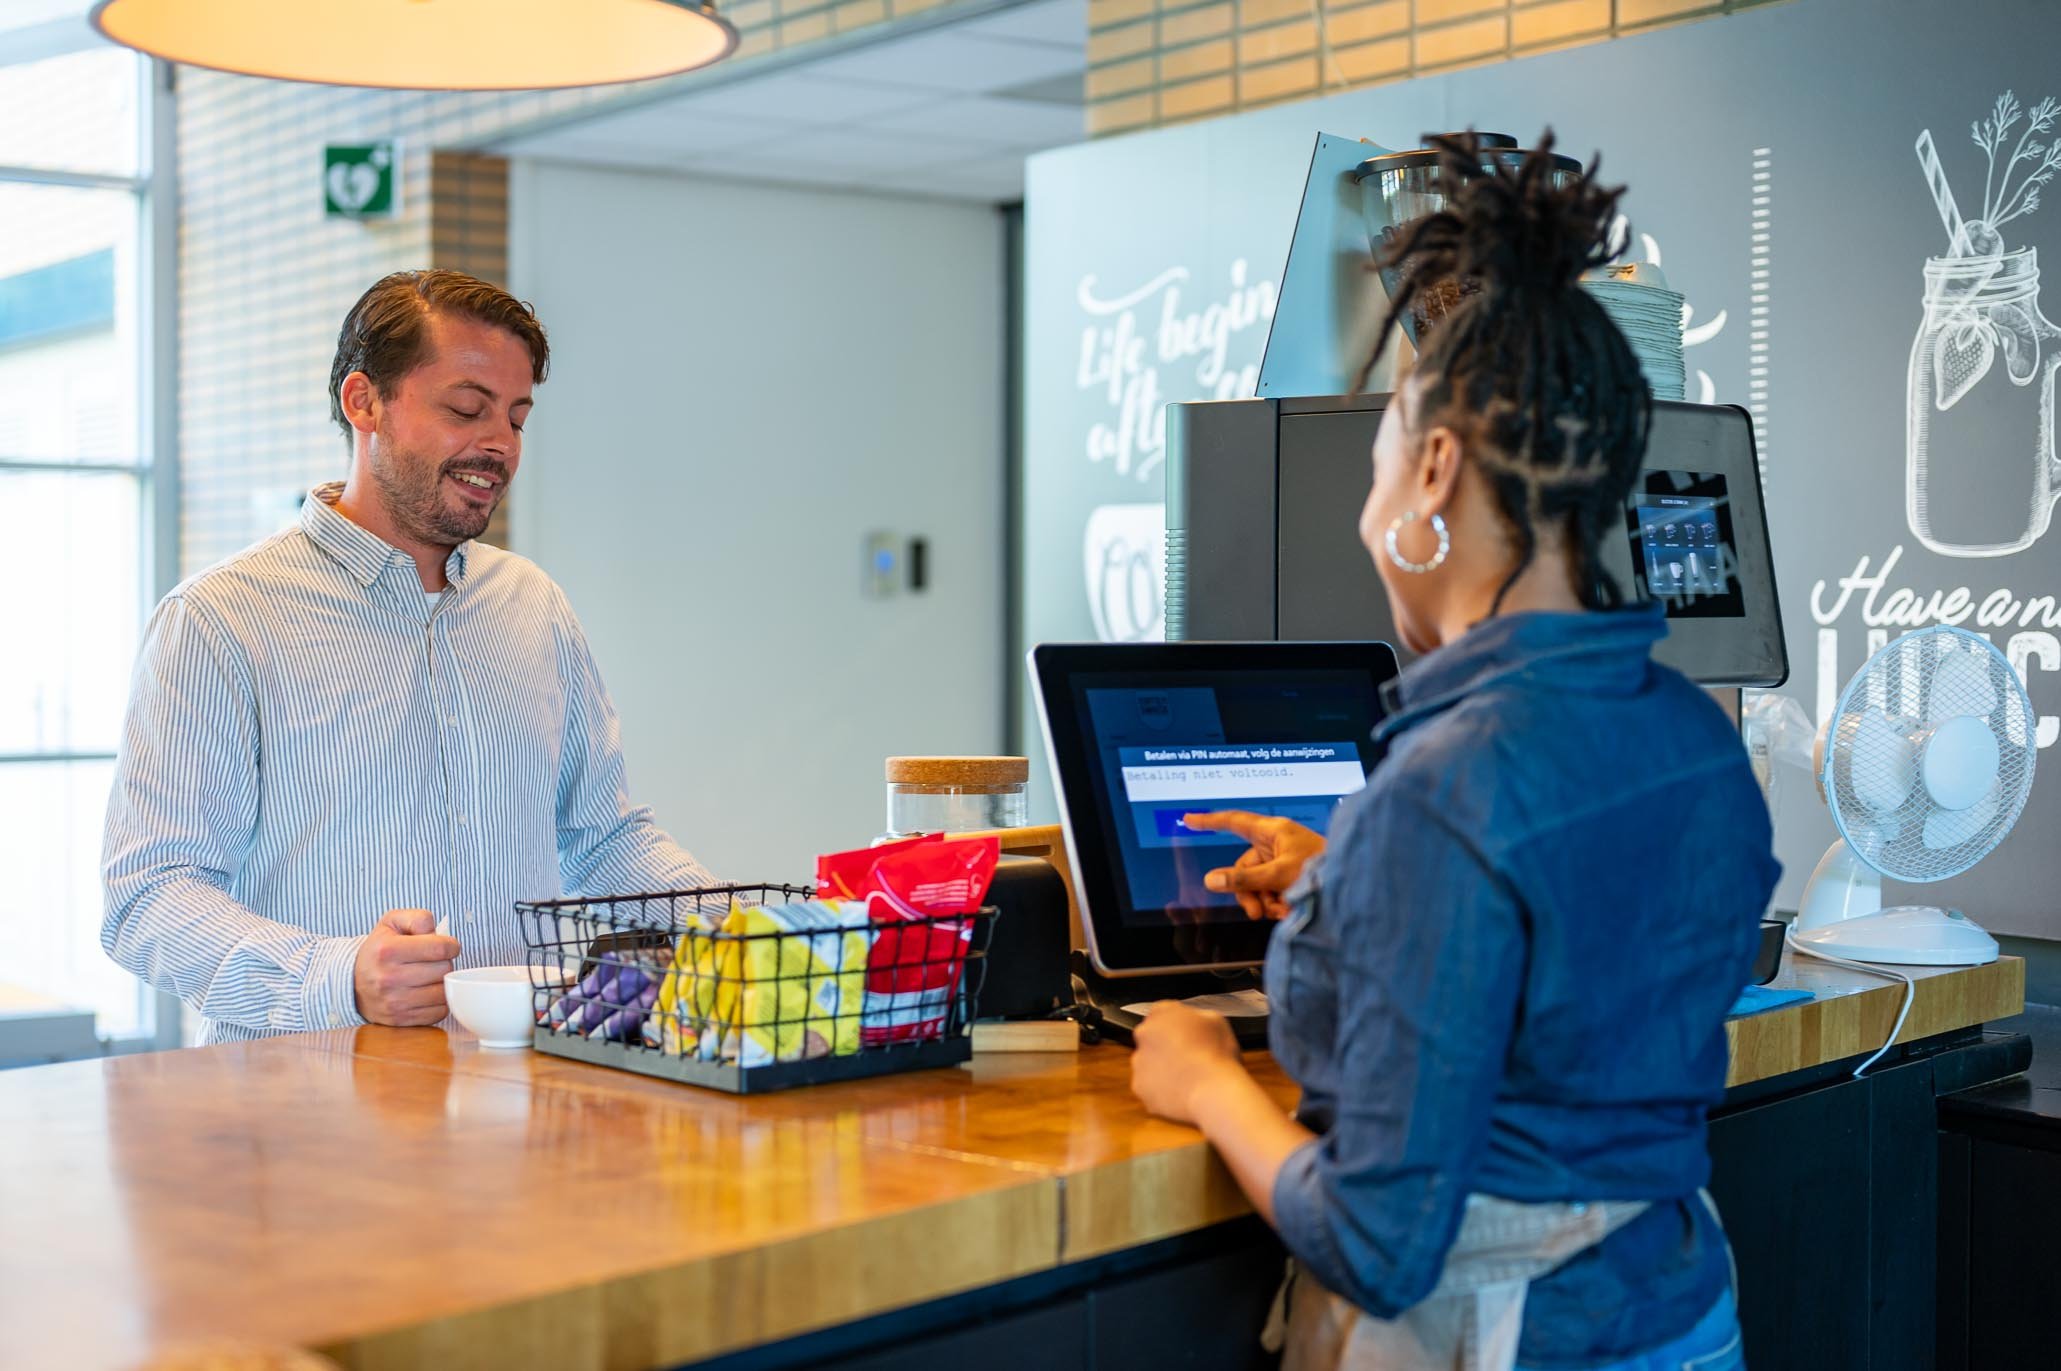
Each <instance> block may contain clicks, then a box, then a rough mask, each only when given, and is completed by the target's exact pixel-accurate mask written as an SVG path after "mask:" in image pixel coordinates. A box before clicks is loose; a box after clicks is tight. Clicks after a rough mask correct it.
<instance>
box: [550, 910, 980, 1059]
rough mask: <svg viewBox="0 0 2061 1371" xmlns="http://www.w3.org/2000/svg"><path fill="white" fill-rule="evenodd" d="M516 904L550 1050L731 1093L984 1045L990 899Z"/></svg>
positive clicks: (966, 1054)
mask: <svg viewBox="0 0 2061 1371" xmlns="http://www.w3.org/2000/svg"><path fill="white" fill-rule="evenodd" d="M515 909H516V915H517V918H518V919H519V921H520V923H521V925H522V931H523V940H524V942H525V943H526V944H527V946H528V965H529V970H530V985H531V990H532V995H533V1001H534V1002H533V1008H534V1010H535V1014H536V1029H535V1046H536V1049H537V1050H538V1051H539V1052H548V1053H550V1054H552V1055H554V1056H560V1057H569V1058H572V1059H574V1060H577V1061H585V1062H593V1063H596V1064H598V1065H601V1066H612V1067H617V1068H620V1069H622V1070H625V1071H636V1072H640V1073H642V1074H644V1075H647V1076H657V1077H660V1078H663V1079H666V1080H674V1081H684V1082H686V1083H688V1084H691V1085H700V1086H708V1087H711V1088H713V1089H717V1090H725V1091H729V1092H731V1093H733V1094H756V1093H759V1092H763V1091H768V1090H782V1089H786V1088H788V1087H790V1086H797V1085H817V1084H822V1083H825V1082H829V1081H841V1080H853V1079H857V1078H859V1077H864V1076H876V1075H885V1074H889V1073H892V1072H898V1071H917V1070H923V1069H926V1068H929V1067H939V1066H951V1065H955V1064H957V1063H959V1062H963V1061H966V1060H968V1059H969V1058H971V1057H972V1055H973V1041H972V1038H971V1036H970V1034H969V1030H970V1027H971V1025H972V1023H973V1020H974V1017H975V1009H976V1005H977V1003H978V1000H979V995H980V988H981V984H982V982H983V980H984V979H985V976H986V971H987V950H988V942H989V939H990V937H991V935H992V933H993V927H994V918H995V910H994V909H992V908H984V909H980V910H976V911H974V912H972V913H966V914H944V915H929V916H922V917H899V916H893V917H888V918H876V917H874V915H873V914H872V913H871V912H870V911H869V907H868V904H867V902H866V901H863V900H853V901H847V902H844V903H841V904H840V903H835V902H830V901H821V900H817V899H815V893H814V891H812V890H810V889H807V888H804V887H801V886H791V885H722V886H708V887H703V888H699V889H693V890H679V891H666V892H660V893H655V894H645V895H622V896H613V897H609V898H604V899H563V900H543V901H534V902H522V903H518V904H517V905H516V906H515Z"/></svg>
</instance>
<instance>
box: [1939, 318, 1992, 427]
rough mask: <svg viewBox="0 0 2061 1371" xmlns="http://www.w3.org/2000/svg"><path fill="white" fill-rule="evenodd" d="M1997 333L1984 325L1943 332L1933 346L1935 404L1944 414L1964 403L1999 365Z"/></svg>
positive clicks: (1965, 325) (1949, 329) (1966, 325)
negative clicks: (1962, 398) (1995, 363)
mask: <svg viewBox="0 0 2061 1371" xmlns="http://www.w3.org/2000/svg"><path fill="white" fill-rule="evenodd" d="M1996 356H1997V345H1996V342H1995V339H1994V331H1993V330H1992V329H1990V328H1989V326H1988V325H1986V324H1984V323H1981V322H1972V323H1968V324H1964V325H1962V326H1961V327H1959V328H1948V329H1945V330H1942V331H1941V333H1940V335H1939V337H1938V339H1937V340H1935V341H1934V343H1933V344H1932V365H1933V368H1934V379H1935V380H1936V381H1937V382H1938V392H1937V394H1936V395H1935V396H1934V398H1933V403H1934V404H1936V405H1937V406H1939V408H1940V410H1941V412H1942V413H1944V412H1945V411H1947V410H1950V409H1952V408H1953V407H1954V406H1955V405H1957V404H1959V403H1960V402H1961V397H1962V396H1964V395H1966V394H1967V393H1968V392H1969V391H1970V390H1972V389H1973V388H1974V386H1975V383H1976V382H1977V381H1980V380H1981V379H1982V378H1983V377H1984V376H1987V375H1988V374H1989V369H1990V365H1991V364H1992V363H1993V362H1995V361H1996Z"/></svg>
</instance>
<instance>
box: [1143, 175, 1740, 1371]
mask: <svg viewBox="0 0 2061 1371" xmlns="http://www.w3.org/2000/svg"><path fill="white" fill-rule="evenodd" d="M1433 141H1434V144H1435V145H1436V146H1437V148H1438V150H1439V152H1440V153H1441V168H1442V175H1443V176H1444V177H1445V178H1446V179H1447V183H1448V186H1449V189H1450V190H1451V194H1450V196H1449V208H1448V209H1447V210H1445V211H1444V212H1441V213H1437V214H1433V215H1431V216H1429V217H1427V218H1425V219H1422V220H1420V221H1418V222H1417V223H1416V224H1414V225H1413V226H1412V227H1411V228H1410V229H1409V230H1408V231H1407V232H1406V233H1405V234H1404V235H1402V236H1401V237H1400V239H1399V240H1398V242H1397V243H1396V245H1395V247H1394V248H1393V250H1392V252H1391V253H1390V254H1389V260H1388V265H1392V266H1399V267H1400V268H1401V269H1402V276H1401V279H1402V280H1403V281H1404V283H1405V284H1404V285H1403V286H1402V288H1401V289H1400V290H1399V291H1398V297H1399V298H1397V299H1395V300H1394V301H1393V302H1392V304H1391V309H1390V316H1389V323H1390V324H1391V325H1392V324H1393V322H1394V320H1395V319H1396V318H1397V317H1399V316H1400V315H1401V314H1402V312H1403V311H1405V310H1407V309H1410V308H1412V307H1413V306H1419V305H1422V304H1424V303H1426V302H1427V300H1428V299H1429V298H1430V297H1429V296H1428V295H1427V294H1426V293H1427V292H1432V291H1436V292H1437V298H1438V299H1439V300H1440V301H1441V302H1442V303H1445V304H1447V305H1449V308H1447V309H1446V310H1445V311H1444V315H1443V317H1442V318H1441V319H1439V320H1438V322H1437V323H1436V324H1435V325H1433V326H1432V327H1431V328H1430V329H1429V331H1428V332H1424V333H1422V334H1421V335H1420V340H1419V341H1420V350H1419V354H1418V356H1417V359H1416V362H1415V365H1414V368H1413V369H1412V370H1411V371H1410V372H1409V374H1408V375H1407V376H1406V377H1405V378H1404V379H1403V380H1402V382H1401V383H1400V385H1399V388H1398V393H1397V396H1396V399H1395V401H1394V402H1393V403H1392V404H1391V405H1390V406H1389V407H1388V409H1387V411H1386V412H1385V414H1384V415H1383V417H1382V421H1381V429H1380V433H1379V436H1378V437H1377V439H1376V440H1375V443H1374V449H1373V468H1374V471H1373V488H1372V490H1371V491H1370V492H1369V494H1368V496H1367V502H1366V507H1365V510H1364V511H1363V512H1362V514H1361V516H1360V536H1361V540H1362V541H1363V542H1364V543H1365V544H1366V546H1367V550H1368V552H1369V554H1370V555H1371V556H1372V557H1373V559H1374V563H1375V565H1376V566H1377V567H1378V568H1379V570H1380V574H1381V579H1382V582H1383V585H1384V586H1385V588H1386V590H1387V592H1388V598H1389V603H1390V606H1391V608H1392V609H1393V611H1394V618H1395V623H1396V624H1397V626H1398V628H1399V630H1400V633H1401V635H1402V638H1403V640H1404V642H1405V643H1406V644H1407V645H1408V646H1409V647H1410V648H1411V649H1413V650H1414V651H1416V652H1419V653H1421V654H1423V655H1422V656H1421V657H1420V658H1419V659H1418V660H1416V661H1415V662H1413V663H1412V664H1411V665H1410V666H1409V667H1408V668H1407V669H1406V670H1405V671H1404V672H1403V674H1402V676H1401V677H1400V678H1399V680H1398V681H1397V683H1396V685H1397V691H1396V694H1397V696H1398V701H1397V702H1396V703H1394V704H1393V705H1392V709H1391V713H1390V715H1389V717H1388V718H1387V719H1386V720H1384V722H1383V723H1382V726H1381V729H1380V731H1379V732H1378V733H1377V734H1376V737H1377V739H1378V740H1380V741H1381V742H1383V743H1385V744H1386V747H1387V754H1386V756H1385V758H1384V759H1383V761H1382V762H1381V764H1380V765H1379V766H1377V767H1376V768H1375V769H1374V772H1373V774H1372V775H1371V776H1370V777H1369V778H1368V784H1367V786H1366V788H1365V789H1363V790H1361V791H1360V792H1359V793H1358V794H1356V795H1354V796H1352V797H1350V798H1348V799H1347V800H1346V801H1345V802H1344V803H1343V804H1342V806H1341V807H1340V809H1339V812H1338V813H1337V815H1336V816H1335V818H1334V820H1333V823H1332V825H1331V836H1330V840H1329V847H1328V850H1327V848H1326V844H1325V839H1323V838H1321V837H1319V836H1317V835H1316V834H1314V833H1312V832H1310V831H1309V830H1307V829H1302V828H1298V827H1297V826H1295V825H1294V824H1291V823H1289V822H1287V821H1285V820H1281V819H1270V818H1262V817H1259V816H1256V815H1250V814H1238V813H1232V814H1215V815H1197V816H1191V817H1190V819H1189V820H1188V824H1189V827H1191V828H1204V827H1208V828H1216V829H1224V830H1229V831H1232V832H1236V833H1238V834H1239V835H1241V836H1243V837H1245V838H1246V839H1247V840H1248V841H1249V842H1250V843H1251V844H1252V848H1251V850H1250V851H1249V852H1247V853H1246V854H1245V855H1244V856H1243V857H1241V858H1240V860H1239V862H1238V864H1237V865H1236V866H1233V867H1230V868H1226V869H1224V870H1220V871H1215V872H1211V873H1210V875H1209V877H1208V878H1207V879H1208V882H1209V884H1210V886H1211V888H1213V889H1216V890H1228V891H1231V892H1233V893H1235V894H1236V895H1237V896H1238V898H1239V901H1240V903H1241V904H1243V905H1244V906H1245V909H1246V912H1247V913H1248V914H1250V915H1252V916H1254V917H1262V916H1272V917H1282V916H1284V915H1285V918H1284V919H1283V922H1282V924H1281V926H1280V927H1279V928H1278V929H1277V930H1276V931H1275V934H1274V937H1273V940H1272V944H1271V946H1270V948H1269V952H1268V956H1267V990H1268V994H1269V998H1270V1000H1271V1002H1272V1024H1271V1030H1270V1031H1271V1034H1272V1046H1273V1050H1274V1054H1275V1057H1276V1058H1277V1059H1278V1061H1279V1062H1280V1063H1281V1065H1282V1067H1283V1068H1284V1069H1285V1070H1286V1071H1287V1072H1288V1073H1289V1075H1290V1076H1292V1077H1293V1078H1294V1079H1295V1080H1296V1082H1297V1083H1298V1084H1300V1085H1301V1087H1302V1091H1303V1093H1302V1100H1301V1104H1300V1106H1299V1108H1298V1110H1297V1112H1296V1114H1295V1116H1293V1117H1289V1116H1287V1115H1285V1114H1283V1113H1282V1111H1281V1110H1280V1109H1279V1108H1278V1107H1277V1106H1276V1105H1274V1104H1273V1102H1272V1101H1271V1100H1270V1099H1269V1098H1268V1096H1267V1095H1266V1094H1265V1093H1264V1092H1263V1091H1262V1090H1261V1089H1260V1087H1259V1086H1258V1085H1257V1084H1256V1083H1255V1082H1254V1081H1253V1079H1252V1078H1251V1076H1249V1075H1248V1074H1247V1073H1246V1071H1245V1068H1244V1067H1243V1066H1242V1065H1241V1064H1240V1061H1239V1057H1238V1051H1237V1047H1236V1045H1235V1043H1234V1041H1233V1039H1232V1037H1231V1034H1230V1033H1229V1031H1228V1030H1227V1029H1226V1027H1225V1026H1224V1024H1223V1022H1222V1020H1220V1019H1217V1018H1215V1017H1214V1016H1211V1015H1207V1014H1203V1013H1200V1012H1198V1011H1195V1010H1192V1009H1188V1008H1186V1007H1185V1006H1181V1005H1178V1004H1170V1005H1162V1006H1159V1007H1157V1008H1155V1009H1154V1011H1153V1013H1152V1016H1151V1018H1150V1019H1149V1020H1148V1021H1147V1022H1146V1023H1145V1024H1143V1025H1142V1026H1141V1028H1140V1030H1139V1033H1138V1040H1137V1041H1138V1050H1137V1053H1136V1055H1135V1058H1134V1061H1133V1066H1132V1085H1133V1088H1134V1089H1135V1090H1136V1091H1137V1093H1138V1095H1139V1097H1140V1098H1141V1099H1142V1100H1143V1101H1144V1103H1145V1104H1146V1106H1147V1107H1148V1108H1150V1109H1151V1110H1152V1111H1153V1112H1155V1113H1157V1114H1161V1115H1164V1116H1166V1117H1168V1118H1172V1119H1176V1120H1180V1121H1183V1122H1189V1123H1193V1124H1195V1125H1197V1126H1198V1127H1200V1128H1201V1129H1202V1130H1203V1132H1204V1133H1205V1134H1207V1135H1208V1137H1209V1139H1210V1141H1211V1142H1212V1143H1213V1144H1214V1145H1215V1146H1216V1148H1217V1150H1218V1152H1219V1153H1220V1154H1221V1155H1222V1157H1223V1158H1224V1160H1225V1162H1226V1163H1227V1164H1228V1166H1229V1167H1230V1169H1231V1172H1232V1174H1233V1175H1234V1176H1235V1177H1236V1178H1237V1180H1238V1183H1239V1184H1240V1185H1241V1186H1242V1187H1243V1188H1244V1190H1245V1193H1246V1194H1247V1195H1248V1196H1249V1197H1250V1198H1251V1200H1252V1203H1253V1205H1254V1206H1255V1207H1256V1208H1257V1209H1258V1210H1259V1211H1260V1213H1261V1214H1262V1215H1264V1216H1265V1217H1266V1218H1267V1219H1268V1220H1269V1221H1270V1222H1271V1223H1272V1224H1273V1225H1274V1227H1275V1228H1276V1229H1277V1230H1278V1231H1279V1232H1280V1234H1281V1237H1282V1239H1283V1241H1284V1242H1285V1244H1286V1246H1287V1247H1288V1250H1289V1253H1290V1255H1291V1256H1292V1257H1293V1259H1294V1265H1293V1268H1292V1270H1293V1271H1294V1274H1293V1275H1292V1276H1291V1278H1290V1280H1289V1282H1288V1283H1287V1284H1286V1285H1285V1286H1284V1289H1283V1295H1284V1299H1285V1317H1286V1324H1285V1334H1286V1341H1287V1352H1288V1355H1287V1359H1286V1361H1285V1363H1284V1365H1285V1366H1286V1367H1287V1368H1289V1371H1306V1369H1309V1368H1329V1367H1378V1368H1382V1371H1417V1368H1425V1367H1430V1368H1437V1369H1438V1371H1452V1368H1469V1369H1470V1371H1472V1369H1473V1368H1490V1367H1500V1368H1508V1367H1511V1366H1513V1365H1516V1366H1521V1367H1526V1368H1546V1367H1610V1368H1641V1369H1645V1368H1660V1367H1667V1368H1670V1371H1674V1369H1676V1368H1682V1367H1697V1368H1702V1369H1703V1371H1722V1369H1723V1368H1731V1367H1738V1366H1741V1365H1743V1362H1742V1359H1741V1354H1740V1351H1739V1329H1738V1319H1737V1314H1736V1311H1735V1309H1734V1306H1733V1296H1732V1288H1731V1279H1730V1271H1729V1261H1730V1258H1729V1251H1728V1248H1727V1245H1726V1241H1725V1236H1724V1230H1723V1228H1722V1226H1721V1224H1720V1222H1719V1220H1718V1216H1717V1213H1716V1210H1715V1208H1714V1207H1713V1206H1712V1205H1711V1204H1710V1202H1709V1199H1708V1197H1707V1195H1705V1194H1704V1193H1703V1190H1702V1187H1703V1185H1704V1184H1705V1182H1706V1180H1707V1179H1708V1176H1709V1171H1710V1162H1709V1156H1708V1152H1707V1149H1706V1145H1705V1122H1704V1121H1705V1113H1706V1111H1707V1109H1708V1108H1709V1107H1710V1105H1712V1104H1713V1103H1714V1102H1716V1101H1717V1100H1718V1099H1719V1097H1720V1095H1721V1093H1722V1091H1723V1088H1724V1078H1725V1065H1726V1048H1725V1037H1724V1026H1723V1025H1724V1016H1725V1012H1726V1009H1727V1008H1728V1007H1729V1005H1730V1003H1731V1001H1732V999H1733V997H1734V996H1735V995H1736V994H1737V992H1738V990H1739V987H1740V986H1742V985H1744V984H1745V983H1746V981H1747V978H1748V972H1749V969H1750V966H1751V963H1752V959H1753V949H1754V945H1755V942H1756V939H1757V926H1758V916H1759V914H1760V912H1761V910H1762V909H1763V908H1765V906H1766V901H1767V898H1768V896H1769V895H1770V893H1771V892H1772V891H1773V888H1774V884H1775V879H1776V876H1777V875H1778V874H1779V867H1778V865H1777V864H1776V862H1775V860H1774V857H1773V856H1772V854H1771V851H1770V845H1771V834H1770V830H1769V824H1768V815H1767V810H1766V807H1765V805H1764V804H1763V803H1762V800H1761V797H1760V793H1759V790H1758V788H1757V786H1756V785H1755V784H1754V781H1753V777H1752V775H1751V773H1750V770H1749V768H1748V765H1747V761H1746V756H1745V753H1744V751H1743V750H1742V749H1741V748H1740V746H1739V740H1738V737H1737V735H1736V734H1735V733H1734V732H1733V731H1732V729H1731V727H1730V725H1729V723H1728V721H1727V720H1726V719H1725V717H1724V715H1723V713H1722V711H1720V710H1719V709H1718V707H1717V706H1716V705H1715V704H1714V703H1713V702H1712V701H1711V700H1710V698H1709V697H1708V696H1706V695H1705V694H1704V693H1703V692H1702V691H1701V690H1699V689H1697V688H1696V687H1695V686H1694V685H1692V684H1690V682H1689V681H1687V680H1686V679H1684V678H1683V677H1681V676H1680V675H1678V674H1676V673H1675V672H1673V671H1671V670H1668V669H1667V668H1665V667H1661V666H1658V665H1656V664H1654V663H1653V662H1652V661H1651V660H1650V657H1649V652H1650V649H1651V648H1652V646H1653V644H1654V643H1655V642H1656V641H1657V640H1658V639H1659V638H1660V637H1661V635H1662V634H1663V633H1664V632H1665V631H1666V627H1665V621H1664V618H1663V611H1662V609H1661V607H1659V606H1658V605H1652V606H1645V605H1640V606H1629V607H1627V606H1625V605H1624V603H1623V594H1622V592H1621V590H1620V588H1619V587H1617V586H1615V585H1614V584H1612V583H1611V580H1610V578H1609V576H1608V575H1607V573H1606V572H1605V571H1604V570H1603V569H1602V567H1601V565H1600V561H1599V557H1598V552H1597V549H1598V547H1599V545H1600V543H1601V540H1602V539H1603V538H1604V537H1606V536H1615V537H1622V536H1623V520H1624V507H1625V497H1626V495H1627V494H1628V492H1629V491H1630V490H1631V486H1632V482H1633V479H1634V477H1635V475H1636V474H1637V472H1638V470H1639V467H1640V460H1641V457H1642V455H1643V453H1644V449H1645V444H1646V435H1647V428H1648V422H1649V418H1650V414H1651V407H1652V399H1651V394H1650V392H1649V391H1648V389H1647V387H1646V384H1645V382H1644V381H1643V380H1642V378H1641V376H1640V372H1639V365H1638V362H1637V360H1636V359H1635V358H1634V357H1633V355H1632V351H1631V349H1630V347H1629V346H1628V345H1627V343H1626V342H1625V339H1624V336H1623V335H1622V334H1620V333H1619V332H1618V330H1617V328H1616V327H1615V326H1614V325H1613V324H1612V323H1611V321H1610V319H1609V318H1608V317H1607V316H1606V315H1605V314H1604V312H1603V310H1602V309H1601V307H1600V306H1599V305H1598V304H1597V303H1596V300H1595V299H1594V297H1593V296H1591V295H1590V294H1588V293H1587V292H1586V291H1584V290H1583V289H1582V288H1581V286H1580V284H1579V280H1580V277H1581V274H1582V272H1583V271H1584V270H1586V269H1588V268H1590V267H1592V266H1596V265H1599V264H1601V263H1603V262H1605V261H1607V260H1608V259H1609V257H1610V255H1611V252H1610V248H1609V242H1610V237H1611V229H1612V226H1613V224H1614V223H1615V221H1616V217H1617V203H1618V198H1619V196H1620V195H1621V193H1622V191H1621V190H1606V189H1604V188H1603V187H1602V186H1600V185H1599V184H1597V182H1596V180H1595V168H1594V167H1593V166H1592V167H1591V168H1590V171H1589V172H1588V173H1587V174H1586V175H1581V176H1571V175H1568V174H1566V173H1556V171H1555V170H1554V168H1553V165H1552V162H1551V160H1550V157H1549V149H1550V147H1551V143H1552V140H1551V137H1550V135H1548V137H1547V138H1546V139H1545V140H1544V142H1543V144H1542V146H1541V147H1540V148H1539V149H1538V150H1537V151H1535V152H1532V153H1530V154H1528V155H1526V156H1525V157H1524V158H1523V159H1522V161H1521V163H1520V164H1519V165H1517V166H1515V167H1514V168H1513V167H1511V166H1509V165H1507V164H1505V159H1498V158H1491V159H1489V160H1490V165H1488V166H1486V167H1485V166H1484V159H1483V156H1482V153H1481V150H1480V148H1479V146H1478V144H1477V143H1476V140H1475V139H1474V138H1473V137H1472V136H1471V135H1469V136H1463V137H1457V138H1442V139H1436V140H1433ZM1387 332H1388V329H1386V328H1384V330H1383V335H1384V337H1385V336H1386V334H1387ZM1370 367H1371V363H1370ZM1278 1313H1280V1309H1279V1308H1278V1307H1277V1314H1278ZM1274 1331H1275V1332H1276V1333H1277V1335H1278V1334H1279V1333H1281V1332H1282V1331H1283V1330H1282V1328H1281V1326H1280V1324H1279V1321H1278V1319H1277V1321H1276V1328H1275V1330H1274Z"/></svg>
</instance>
